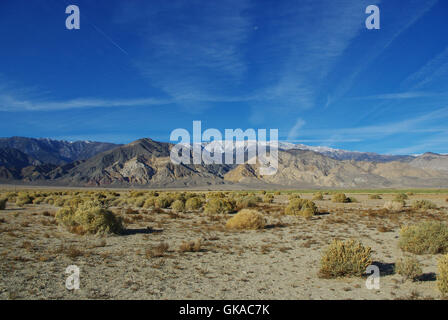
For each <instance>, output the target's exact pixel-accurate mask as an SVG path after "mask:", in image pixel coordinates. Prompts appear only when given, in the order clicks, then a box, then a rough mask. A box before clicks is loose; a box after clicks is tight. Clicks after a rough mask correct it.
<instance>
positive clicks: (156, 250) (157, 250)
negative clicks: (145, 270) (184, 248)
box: [145, 242, 169, 258]
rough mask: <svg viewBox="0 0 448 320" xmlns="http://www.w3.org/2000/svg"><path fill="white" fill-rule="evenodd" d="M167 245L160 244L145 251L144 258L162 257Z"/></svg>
mask: <svg viewBox="0 0 448 320" xmlns="http://www.w3.org/2000/svg"><path fill="white" fill-rule="evenodd" d="M168 249H169V245H168V244H167V243H165V242H160V243H159V244H158V245H156V246H152V247H151V248H148V249H146V252H145V253H146V258H158V257H163V256H164V255H165V253H166V252H167V251H168Z"/></svg>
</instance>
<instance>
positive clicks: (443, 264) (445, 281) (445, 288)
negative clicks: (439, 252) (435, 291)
mask: <svg viewBox="0 0 448 320" xmlns="http://www.w3.org/2000/svg"><path fill="white" fill-rule="evenodd" d="M437 287H438V288H439V290H440V292H441V293H442V295H443V296H447V295H448V254H446V255H444V256H442V257H441V258H440V259H439V261H438V262H437Z"/></svg>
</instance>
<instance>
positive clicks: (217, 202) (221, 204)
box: [204, 198, 235, 215]
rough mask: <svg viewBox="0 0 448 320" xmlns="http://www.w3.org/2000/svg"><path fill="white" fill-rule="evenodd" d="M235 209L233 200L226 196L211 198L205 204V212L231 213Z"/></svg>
mask: <svg viewBox="0 0 448 320" xmlns="http://www.w3.org/2000/svg"><path fill="white" fill-rule="evenodd" d="M234 211H235V205H234V203H233V202H232V201H230V200H229V199H225V198H211V199H209V200H208V201H207V203H206V204H205V208H204V212H205V213H206V214H208V215H210V214H220V213H231V212H234Z"/></svg>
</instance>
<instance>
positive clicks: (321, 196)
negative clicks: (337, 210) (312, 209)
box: [313, 192, 324, 200]
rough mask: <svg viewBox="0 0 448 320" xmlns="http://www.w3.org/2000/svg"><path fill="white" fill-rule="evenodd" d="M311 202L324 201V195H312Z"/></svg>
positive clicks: (318, 193) (319, 193) (320, 193)
mask: <svg viewBox="0 0 448 320" xmlns="http://www.w3.org/2000/svg"><path fill="white" fill-rule="evenodd" d="M313 200H324V195H323V193H322V192H316V193H314V194H313Z"/></svg>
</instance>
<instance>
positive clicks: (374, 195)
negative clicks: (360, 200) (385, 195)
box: [369, 194, 382, 200]
mask: <svg viewBox="0 0 448 320" xmlns="http://www.w3.org/2000/svg"><path fill="white" fill-rule="evenodd" d="M369 199H371V200H375V199H382V198H381V196H380V195H379V194H370V195H369Z"/></svg>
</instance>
